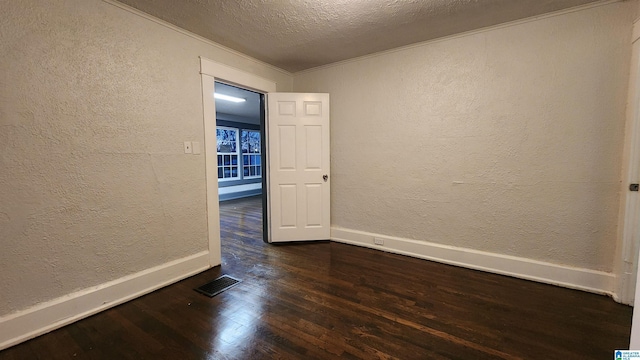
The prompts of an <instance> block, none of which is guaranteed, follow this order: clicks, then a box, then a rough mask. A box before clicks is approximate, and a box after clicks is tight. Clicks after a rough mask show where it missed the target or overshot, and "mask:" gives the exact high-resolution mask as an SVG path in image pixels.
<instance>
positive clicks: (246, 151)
mask: <svg viewBox="0 0 640 360" xmlns="http://www.w3.org/2000/svg"><path fill="white" fill-rule="evenodd" d="M241 139H242V140H241V141H242V143H241V145H242V177H244V178H245V179H249V178H256V177H260V176H262V166H261V161H260V131H254V130H242V137H241Z"/></svg>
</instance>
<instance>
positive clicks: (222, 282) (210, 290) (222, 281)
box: [194, 275, 241, 297]
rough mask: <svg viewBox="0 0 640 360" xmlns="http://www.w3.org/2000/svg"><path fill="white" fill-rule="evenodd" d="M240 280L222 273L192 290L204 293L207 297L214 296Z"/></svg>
mask: <svg viewBox="0 0 640 360" xmlns="http://www.w3.org/2000/svg"><path fill="white" fill-rule="evenodd" d="M240 281H241V280H238V279H234V278H232V277H231V276H229V275H222V276H220V277H219V278H217V279H215V280H213V281H212V282H210V283H206V284H204V285H202V286H200V287H199V288H196V289H194V290H195V291H197V292H199V293H201V294H205V295H207V296H208V297H214V296H216V295H218V294H220V293H221V292H223V291H225V290H227V289H230V288H232V287H234V286H236V285H238V284H239V283H240Z"/></svg>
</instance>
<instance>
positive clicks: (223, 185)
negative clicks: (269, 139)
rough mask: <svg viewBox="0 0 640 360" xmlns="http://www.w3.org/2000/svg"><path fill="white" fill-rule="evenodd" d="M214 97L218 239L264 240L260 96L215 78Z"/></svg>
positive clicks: (263, 136)
mask: <svg viewBox="0 0 640 360" xmlns="http://www.w3.org/2000/svg"><path fill="white" fill-rule="evenodd" d="M214 98H215V109H216V114H215V115H216V153H217V154H216V164H217V171H216V173H217V178H218V201H219V208H220V236H221V242H222V243H223V244H224V242H225V241H238V242H240V241H260V238H262V241H263V242H267V241H268V238H267V221H266V217H265V216H264V215H265V214H266V212H267V190H266V189H267V187H266V184H267V181H266V179H267V177H266V172H267V169H266V163H267V161H266V131H265V102H264V94H262V93H259V92H255V91H252V90H248V89H245V88H241V87H239V86H236V85H231V84H227V83H223V82H220V81H215V83H214ZM241 238H244V239H241ZM236 245H238V244H236Z"/></svg>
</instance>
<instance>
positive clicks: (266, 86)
mask: <svg viewBox="0 0 640 360" xmlns="http://www.w3.org/2000/svg"><path fill="white" fill-rule="evenodd" d="M200 72H201V73H202V74H205V75H209V76H213V77H215V78H216V81H221V82H230V83H231V84H235V85H239V86H242V87H243V88H245V89H252V90H257V91H259V92H262V93H268V92H275V91H276V83H275V82H273V81H271V80H269V79H265V78H263V77H260V76H258V75H255V74H251V73H248V72H246V71H243V70H240V69H237V68H234V67H232V66H228V65H225V64H221V63H219V62H215V61H213V60H210V59H207V58H205V57H200Z"/></svg>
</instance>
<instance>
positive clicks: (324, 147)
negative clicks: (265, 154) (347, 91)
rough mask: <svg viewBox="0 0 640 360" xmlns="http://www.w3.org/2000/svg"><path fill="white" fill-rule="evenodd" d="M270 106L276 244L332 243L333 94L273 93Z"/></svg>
mask: <svg viewBox="0 0 640 360" xmlns="http://www.w3.org/2000/svg"><path fill="white" fill-rule="evenodd" d="M267 104H268V128H269V145H268V146H269V191H270V194H271V196H270V201H269V210H270V212H271V218H270V225H271V226H270V241H272V242H280V241H306V240H326V239H329V236H330V213H329V211H330V206H329V205H330V203H329V201H330V198H329V196H330V174H329V169H330V160H329V94H296V93H269V94H268V95H267ZM324 175H327V179H326V180H325V179H324V178H323V176H324Z"/></svg>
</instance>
